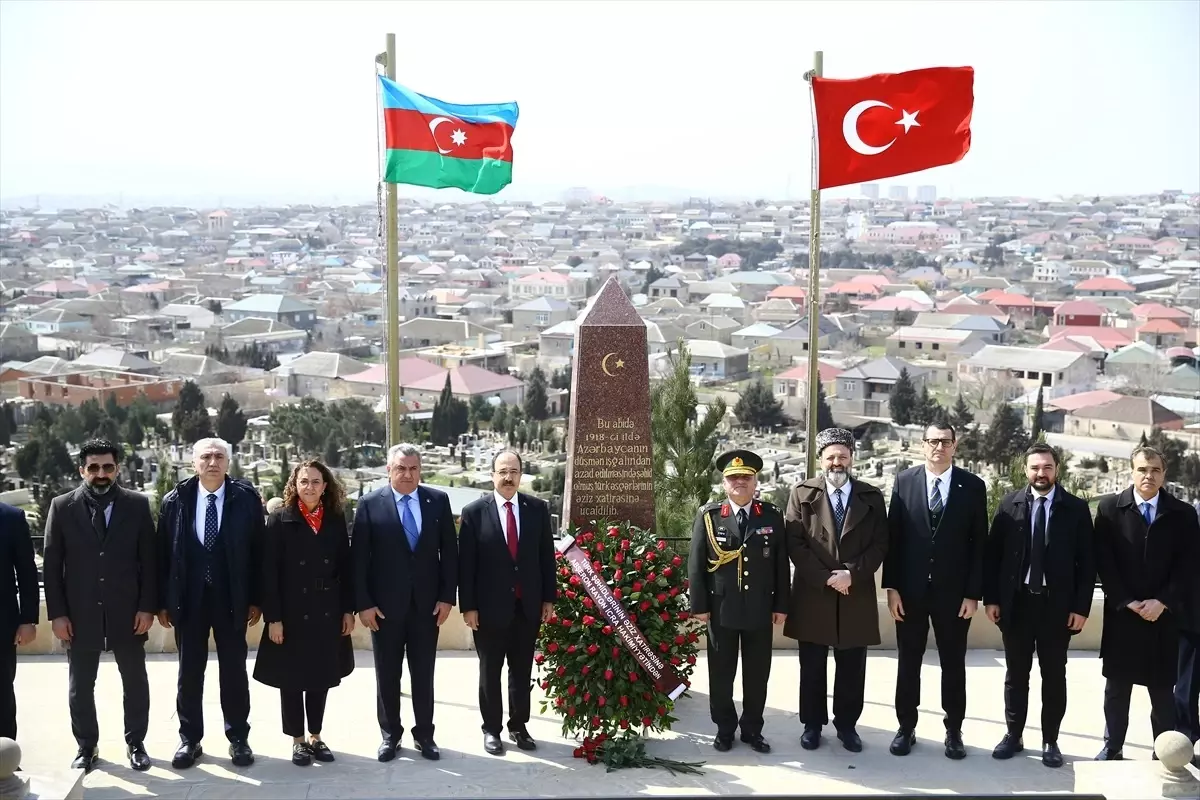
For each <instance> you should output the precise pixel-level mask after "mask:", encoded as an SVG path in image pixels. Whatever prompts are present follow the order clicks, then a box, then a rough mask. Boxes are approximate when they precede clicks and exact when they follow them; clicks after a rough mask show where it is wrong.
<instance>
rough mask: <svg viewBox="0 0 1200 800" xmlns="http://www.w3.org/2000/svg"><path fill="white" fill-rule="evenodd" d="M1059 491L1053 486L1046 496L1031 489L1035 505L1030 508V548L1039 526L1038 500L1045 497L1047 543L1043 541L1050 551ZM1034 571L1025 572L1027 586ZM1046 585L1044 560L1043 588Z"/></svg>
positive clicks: (1032, 500)
mask: <svg viewBox="0 0 1200 800" xmlns="http://www.w3.org/2000/svg"><path fill="white" fill-rule="evenodd" d="M1057 490H1058V487H1057V486H1051V487H1050V491H1048V492H1046V494H1042V493H1040V492H1039V491H1038V490H1037V489H1034V488H1033V487H1032V486H1030V487H1029V493H1030V495H1031V502H1032V503H1033V505H1031V506H1030V507H1029V546H1030V548H1032V547H1033V528H1034V525H1036V524H1037V507H1038V499H1039V498H1042V497H1044V498H1046V531H1045V541H1043V542H1042V544H1043V545H1044V546H1045V547H1046V549H1047V550H1049V549H1050V515H1051V514H1053V513H1054V493H1055V492H1056V491H1057ZM1032 570H1033V567H1032V566H1031V567H1030V568H1029V569H1027V570H1025V584H1026V585H1028V584H1029V573H1030V572H1031V571H1032ZM1045 585H1046V562H1045V559H1043V560H1042V586H1045Z"/></svg>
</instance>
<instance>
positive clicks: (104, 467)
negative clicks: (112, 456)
mask: <svg viewBox="0 0 1200 800" xmlns="http://www.w3.org/2000/svg"><path fill="white" fill-rule="evenodd" d="M84 469H85V470H86V471H87V474H89V475H97V474H99V473H101V472H116V471H117V465H116V464H88V465H87V466H86V467H84Z"/></svg>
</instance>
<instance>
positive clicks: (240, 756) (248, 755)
mask: <svg viewBox="0 0 1200 800" xmlns="http://www.w3.org/2000/svg"><path fill="white" fill-rule="evenodd" d="M229 757H230V758H231V759H232V760H233V765H234V766H235V767H248V766H250V765H251V764H253V763H254V751H253V750H251V749H250V745H249V743H247V742H246V740H245V739H238V740H237V741H235V742H230V743H229Z"/></svg>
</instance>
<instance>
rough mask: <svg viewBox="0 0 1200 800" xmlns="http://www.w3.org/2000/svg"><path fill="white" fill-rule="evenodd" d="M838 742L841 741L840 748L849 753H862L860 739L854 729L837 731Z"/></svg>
mask: <svg viewBox="0 0 1200 800" xmlns="http://www.w3.org/2000/svg"><path fill="white" fill-rule="evenodd" d="M837 737H838V740H839V741H841V743H842V747H844V748H846V749H847V750H849V751H850V752H851V753H861V752H862V737H861V736H859V735H858V731H856V730H854V728H847V729H846V730H844V731H838V734H837Z"/></svg>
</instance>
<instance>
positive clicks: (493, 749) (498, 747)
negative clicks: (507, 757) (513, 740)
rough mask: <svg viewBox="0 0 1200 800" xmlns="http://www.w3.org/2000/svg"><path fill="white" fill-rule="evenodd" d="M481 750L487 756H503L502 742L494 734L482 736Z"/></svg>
mask: <svg viewBox="0 0 1200 800" xmlns="http://www.w3.org/2000/svg"><path fill="white" fill-rule="evenodd" d="M510 735H511V734H510ZM483 749H484V751H485V752H486V753H487V754H488V755H492V756H499V755H504V742H502V741H500V737H499V736H497V735H496V734H494V733H486V732H485V733H484V734H483Z"/></svg>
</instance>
